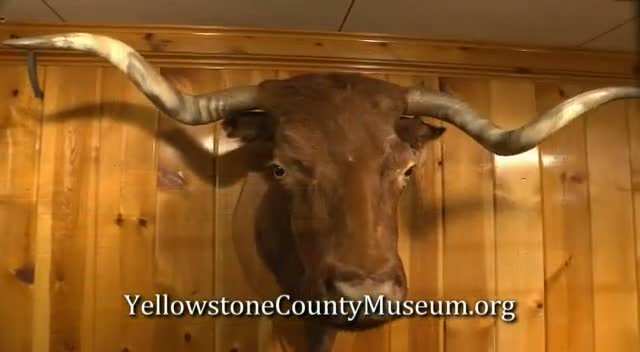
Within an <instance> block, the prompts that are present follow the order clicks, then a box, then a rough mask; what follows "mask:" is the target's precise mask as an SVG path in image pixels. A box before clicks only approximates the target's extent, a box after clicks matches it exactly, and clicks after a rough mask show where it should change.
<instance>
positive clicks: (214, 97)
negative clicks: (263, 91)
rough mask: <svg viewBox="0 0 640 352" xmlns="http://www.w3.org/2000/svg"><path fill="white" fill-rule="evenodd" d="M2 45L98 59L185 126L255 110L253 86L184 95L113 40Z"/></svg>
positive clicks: (72, 38) (79, 37)
mask: <svg viewBox="0 0 640 352" xmlns="http://www.w3.org/2000/svg"><path fill="white" fill-rule="evenodd" d="M3 44H4V45H8V46H11V47H15V48H24V49H37V48H60V49H73V50H78V51H84V52H89V53H93V54H96V55H98V56H101V57H103V58H105V59H106V60H107V61H109V62H111V63H112V64H113V65H114V66H116V67H117V68H118V69H120V71H122V72H124V73H125V74H126V75H127V76H128V77H129V79H130V80H131V81H132V82H133V83H134V84H135V85H136V86H137V87H138V88H139V89H140V90H141V91H142V92H143V93H144V94H145V95H146V96H147V97H148V98H149V99H150V100H151V101H152V102H153V103H154V104H155V105H156V106H157V107H158V109H160V110H162V112H164V113H165V114H167V115H168V116H169V117H171V118H173V119H175V120H177V121H180V122H182V123H185V124H189V125H199V124H205V123H210V122H215V121H218V120H220V119H223V118H225V117H227V116H229V114H232V113H234V112H238V111H246V110H252V109H255V108H257V106H256V95H257V88H256V87H255V86H246V87H235V88H230V89H226V90H222V91H218V92H214V93H209V94H204V95H188V94H184V93H182V92H180V91H179V90H178V89H176V88H175V87H174V86H173V85H171V84H170V83H169V82H167V80H165V79H164V78H163V77H162V76H161V75H160V73H158V71H156V70H155V69H154V68H153V67H152V66H151V65H149V63H147V62H146V61H145V60H144V59H143V58H142V56H140V54H138V53H137V52H136V51H135V50H133V49H132V48H131V47H129V46H128V45H126V44H125V43H123V42H121V41H119V40H116V39H113V38H109V37H105V36H101V35H93V34H88V33H67V34H54V35H47V36H41V37H32V38H19V39H9V40H6V41H4V42H3Z"/></svg>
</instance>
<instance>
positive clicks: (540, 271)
mask: <svg viewBox="0 0 640 352" xmlns="http://www.w3.org/2000/svg"><path fill="white" fill-rule="evenodd" d="M534 88H535V86H534V85H533V84H532V83H531V82H529V81H525V80H493V81H491V82H490V84H489V92H490V97H489V99H490V104H491V105H490V106H491V117H492V120H493V122H495V123H496V124H498V125H501V126H504V127H506V128H515V127H518V126H521V125H523V124H525V123H527V122H529V121H530V120H531V119H533V118H534V117H535V116H536V100H535V89H534ZM494 166H495V168H494V170H495V174H494V182H495V190H494V196H495V231H496V232H495V248H496V297H497V298H498V299H500V300H514V299H515V300H516V301H517V302H518V321H517V323H512V324H498V327H497V331H496V333H497V336H496V346H497V349H498V351H531V352H533V351H541V350H544V347H545V335H544V324H545V319H544V318H545V315H544V260H543V243H542V240H543V238H542V221H543V218H542V208H541V204H542V203H541V202H542V194H541V192H540V170H539V160H538V150H537V148H534V149H532V150H530V151H528V152H525V153H522V154H519V155H515V156H508V157H502V156H494Z"/></svg>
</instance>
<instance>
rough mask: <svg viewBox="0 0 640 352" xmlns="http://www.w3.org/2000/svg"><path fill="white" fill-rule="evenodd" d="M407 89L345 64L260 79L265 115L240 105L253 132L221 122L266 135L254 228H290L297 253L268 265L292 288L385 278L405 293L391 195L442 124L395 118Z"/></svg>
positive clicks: (335, 289)
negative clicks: (263, 195)
mask: <svg viewBox="0 0 640 352" xmlns="http://www.w3.org/2000/svg"><path fill="white" fill-rule="evenodd" d="M404 94H405V90H404V88H402V87H400V86H397V85H394V84H391V83H388V82H384V81H380V80H376V79H372V78H367V77H364V76H361V75H352V74H314V75H304V76H298V77H294V78H291V79H288V80H272V81H265V82H263V83H262V84H260V86H259V105H260V106H261V107H262V108H263V109H264V113H262V114H263V115H264V116H255V114H252V116H248V115H245V117H247V116H248V117H249V118H248V119H245V120H249V121H251V122H252V123H254V126H253V127H254V129H253V131H252V133H249V134H246V131H245V132H239V130H241V129H240V128H238V125H239V120H242V118H239V119H231V120H229V121H227V122H226V124H227V127H229V126H231V127H232V131H233V127H236V128H235V132H236V133H237V134H240V135H242V134H243V133H244V135H245V136H247V135H248V136H252V137H254V138H256V136H255V134H256V133H259V134H260V135H259V136H257V137H259V139H261V140H263V141H264V140H268V141H269V143H270V144H271V149H272V158H271V163H270V165H269V168H268V170H269V173H270V175H269V177H270V180H271V182H272V189H271V192H272V193H271V196H270V197H271V198H270V199H269V201H268V202H269V204H271V205H270V206H269V207H268V209H270V214H269V215H268V216H264V219H263V221H262V224H261V225H259V226H258V228H260V231H262V232H266V233H270V232H271V233H272V236H281V235H282V232H287V233H289V234H290V238H292V242H293V243H294V248H295V253H296V254H297V259H296V260H293V259H290V260H288V261H287V263H288V264H287V265H283V264H282V262H283V259H282V256H280V257H279V258H278V257H276V258H275V259H274V260H273V261H272V267H276V268H274V271H276V276H278V273H277V271H279V269H278V268H277V267H282V266H288V267H289V268H287V269H286V270H287V271H288V272H289V273H291V272H292V271H293V272H296V274H294V276H295V279H294V280H291V281H290V282H288V283H285V284H283V286H286V287H284V288H285V289H286V290H289V291H290V292H291V293H293V294H294V295H296V296H297V297H300V298H305V299H338V298H339V297H349V298H353V297H352V296H353V294H350V293H351V291H349V290H348V289H347V290H345V289H344V287H347V288H349V289H350V288H352V287H355V289H354V290H355V291H356V292H358V294H370V295H372V296H376V295H377V294H379V293H380V292H379V291H378V290H377V288H378V287H384V289H385V291H384V293H389V294H391V296H392V297H389V298H391V299H395V300H398V299H403V298H404V297H405V294H406V280H405V274H404V270H403V268H402V263H401V261H400V258H399V255H398V252H397V243H396V242H397V223H396V219H397V217H396V209H397V203H398V199H399V196H400V194H401V192H402V190H403V189H404V187H405V184H406V183H407V179H408V178H409V177H410V175H411V170H412V168H413V166H414V165H415V164H416V163H417V162H418V161H419V160H420V157H419V156H420V148H421V146H422V145H423V144H424V143H425V142H427V141H429V140H432V139H435V138H437V137H438V136H440V135H441V134H442V132H443V131H444V128H440V127H434V126H430V125H428V124H425V123H423V122H422V121H421V120H420V119H417V118H416V119H408V118H401V115H402V111H403V110H404V108H405V106H404V104H405V102H404V101H405V100H404ZM234 120H236V121H234ZM245 122H246V121H245ZM274 194H275V196H274ZM274 203H280V205H279V206H274ZM276 209H277V210H276ZM278 218H279V220H278ZM276 232H279V234H276ZM291 266H298V267H299V268H294V269H292V268H291ZM280 271H281V270H280ZM289 275H291V274H289ZM343 283H346V284H344V285H342V286H341V284H343ZM345 285H346V286H345ZM341 287H342V288H343V289H340V288H341ZM387 320H388V319H386V318H384V317H381V318H380V317H376V318H372V317H358V319H357V320H356V321H353V322H347V321H346V319H345V317H336V318H331V319H323V320H322V323H329V324H330V325H331V326H333V327H337V328H338V329H361V328H367V327H371V326H375V325H378V324H380V323H383V322H385V321H387ZM325 328H326V327H325ZM315 340H317V338H315ZM315 344H316V347H315V348H319V347H318V346H320V345H325V346H326V345H330V343H329V344H328V343H326V342H325V343H317V342H316V343H315ZM326 348H327V347H323V349H326Z"/></svg>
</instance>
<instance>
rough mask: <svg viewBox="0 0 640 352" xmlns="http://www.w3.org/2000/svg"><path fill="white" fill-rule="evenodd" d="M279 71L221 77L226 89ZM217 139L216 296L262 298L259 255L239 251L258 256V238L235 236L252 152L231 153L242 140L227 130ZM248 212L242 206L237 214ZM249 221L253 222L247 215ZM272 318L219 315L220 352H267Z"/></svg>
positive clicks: (243, 73)
mask: <svg viewBox="0 0 640 352" xmlns="http://www.w3.org/2000/svg"><path fill="white" fill-rule="evenodd" d="M275 77H276V72H275V71H241V70H238V71H225V72H224V73H223V76H222V78H221V81H220V82H221V84H223V86H224V87H231V86H237V85H248V84H257V83H259V82H261V81H263V80H265V79H269V78H275ZM217 135H218V136H219V138H218V139H217V140H216V161H215V163H216V168H217V170H218V173H217V178H216V204H215V209H216V224H215V229H216V230H215V232H216V256H215V262H216V296H218V297H227V298H229V299H260V298H264V297H261V295H260V292H258V291H257V290H256V287H255V286H254V283H253V282H254V280H255V278H253V277H251V276H249V275H248V273H251V272H252V269H253V270H255V267H254V265H255V263H257V262H259V260H257V261H256V259H258V258H246V257H243V256H240V255H239V253H242V252H249V253H253V254H251V255H257V253H256V251H255V243H253V242H252V241H251V240H252V238H253V236H246V237H245V236H243V237H242V238H237V239H234V216H235V213H236V205H237V204H238V201H239V197H240V193H241V192H242V188H243V185H244V182H245V177H246V169H247V165H248V163H250V161H251V157H252V156H251V155H249V154H247V153H245V152H242V151H241V152H235V153H231V154H228V152H229V150H230V149H234V148H235V146H236V145H237V141H236V140H234V139H232V138H229V137H228V136H226V135H225V134H224V132H223V131H222V129H221V127H220V126H218V132H217ZM243 214H244V210H243V209H238V216H243ZM246 221H253V219H247V220H246ZM271 331H272V328H271V321H270V320H269V319H268V318H256V317H238V318H220V319H218V321H217V324H216V350H217V351H230V350H234V349H235V350H237V351H262V350H265V349H267V350H268V349H270V348H275V347H274V346H272V342H270V340H271V338H272V336H271V337H269V338H266V337H265V335H271Z"/></svg>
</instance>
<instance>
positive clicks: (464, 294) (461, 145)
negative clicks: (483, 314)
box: [441, 78, 495, 352]
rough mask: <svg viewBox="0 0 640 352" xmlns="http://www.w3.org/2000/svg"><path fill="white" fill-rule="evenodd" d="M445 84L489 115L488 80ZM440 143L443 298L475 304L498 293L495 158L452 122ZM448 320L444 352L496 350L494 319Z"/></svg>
mask: <svg viewBox="0 0 640 352" xmlns="http://www.w3.org/2000/svg"><path fill="white" fill-rule="evenodd" d="M441 87H442V88H443V89H444V90H445V91H446V92H447V93H449V94H453V95H454V96H456V97H458V98H460V99H462V100H464V101H466V102H467V103H469V104H470V105H471V106H472V107H473V108H474V110H476V111H477V112H478V113H479V114H481V115H483V116H488V115H489V113H490V107H489V103H490V89H489V82H488V81H487V80H473V79H464V78H447V79H441ZM442 141H443V144H444V146H443V161H444V170H443V175H444V176H443V177H444V213H445V218H444V296H445V297H446V299H453V300H465V301H467V302H469V303H470V304H473V303H474V302H476V301H477V300H486V299H490V298H493V297H495V233H494V229H495V224H494V203H493V156H492V154H491V153H490V152H488V151H487V150H485V149H484V148H483V147H482V146H480V145H479V144H478V143H477V142H476V141H474V140H473V139H471V137H469V136H467V135H466V134H464V133H463V132H461V131H460V130H459V129H457V128H455V127H453V126H451V127H450V128H448V129H447V131H446V133H445V134H444V135H443V138H442ZM445 324H446V330H445V337H444V338H445V341H446V343H445V345H446V351H450V352H453V351H492V350H494V347H495V321H494V319H492V318H480V317H474V318H469V317H461V318H455V317H452V318H447V319H446V321H445Z"/></svg>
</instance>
